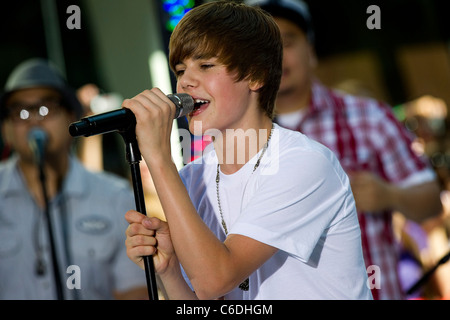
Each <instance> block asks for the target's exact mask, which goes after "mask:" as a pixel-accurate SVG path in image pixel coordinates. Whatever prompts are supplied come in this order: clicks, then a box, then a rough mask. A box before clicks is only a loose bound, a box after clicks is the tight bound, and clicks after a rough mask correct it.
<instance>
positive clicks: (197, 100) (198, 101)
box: [195, 99, 209, 104]
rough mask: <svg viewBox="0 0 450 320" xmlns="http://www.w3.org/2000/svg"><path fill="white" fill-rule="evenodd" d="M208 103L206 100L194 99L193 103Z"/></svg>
mask: <svg viewBox="0 0 450 320" xmlns="http://www.w3.org/2000/svg"><path fill="white" fill-rule="evenodd" d="M208 102H209V101H208V100H202V99H195V103H198V104H204V103H208Z"/></svg>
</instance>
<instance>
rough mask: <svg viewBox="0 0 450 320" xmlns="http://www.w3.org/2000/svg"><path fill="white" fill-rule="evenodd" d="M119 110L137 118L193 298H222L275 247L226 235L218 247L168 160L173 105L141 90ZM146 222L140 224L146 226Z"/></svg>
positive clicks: (139, 135) (155, 93)
mask: <svg viewBox="0 0 450 320" xmlns="http://www.w3.org/2000/svg"><path fill="white" fill-rule="evenodd" d="M124 106H125V107H127V108H129V109H131V110H132V111H133V113H134V114H135V116H136V135H137V138H138V142H139V149H140V151H141V154H142V156H143V157H144V159H145V161H146V163H147V165H148V167H149V170H150V173H151V175H152V178H153V181H154V184H155V188H156V190H157V192H158V196H159V198H160V201H161V205H162V207H163V210H164V213H165V215H166V219H167V222H168V225H169V227H170V233H171V240H172V243H173V247H174V249H175V252H176V255H177V258H178V259H179V261H180V262H181V264H182V265H183V268H184V270H185V271H186V274H187V276H188V277H189V279H190V280H191V283H192V285H193V287H194V290H195V292H196V294H197V296H198V297H199V298H201V299H211V298H217V297H220V296H222V295H224V294H226V293H227V292H229V291H230V290H231V289H233V288H234V287H236V286H237V285H238V284H239V283H240V282H242V281H243V280H244V279H245V278H247V277H248V276H249V275H250V274H251V273H252V272H253V271H255V270H256V269H257V268H258V267H259V266H260V265H262V264H263V263H264V262H265V261H266V260H267V259H269V258H270V257H271V256H272V255H273V254H274V253H275V251H276V249H275V248H273V247H271V246H268V245H265V244H263V243H261V242H258V241H256V240H253V239H250V238H248V237H244V236H240V235H230V236H229V237H228V238H227V239H226V240H225V241H224V242H223V243H222V242H221V241H219V240H218V239H217V238H216V236H215V235H214V234H213V232H212V231H211V230H210V229H209V228H208V227H207V226H206V225H205V224H204V223H203V221H202V219H201V218H200V216H199V215H198V213H197V211H196V209H195V207H194V206H193V204H192V202H191V200H190V198H189V195H188V193H187V191H186V188H185V187H184V184H183V182H182V181H181V178H180V176H179V174H178V171H177V168H176V166H175V164H174V163H173V162H172V159H171V153H170V134H171V125H172V122H173V120H172V119H173V114H174V106H173V104H172V103H171V102H170V100H169V99H168V98H167V97H166V96H165V95H164V94H163V93H162V92H161V91H159V90H157V89H152V90H151V91H145V92H143V93H142V94H140V95H138V96H136V97H135V98H133V99H131V100H126V101H125V102H124ZM146 221H147V220H145V221H143V225H144V226H147V227H149V226H148V225H146V223H148V222H146ZM158 246H159V244H158ZM158 250H159V249H158ZM140 255H141V256H142V255H143V253H141V254H140ZM171 274H172V272H171ZM161 278H162V280H163V281H164V285H165V287H166V289H167V290H168V291H169V288H168V283H167V279H164V278H165V277H164V276H163V275H161ZM170 279H172V280H173V278H172V277H171V278H170ZM171 283H172V281H171Z"/></svg>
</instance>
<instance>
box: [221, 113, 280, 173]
mask: <svg viewBox="0 0 450 320" xmlns="http://www.w3.org/2000/svg"><path fill="white" fill-rule="evenodd" d="M255 128H256V129H255ZM271 129H272V120H271V119H269V118H267V117H264V121H262V122H261V123H260V125H258V126H255V127H248V129H244V128H239V129H228V130H225V132H222V134H221V135H219V136H216V137H214V149H215V150H216V154H217V158H218V159H219V164H220V168H221V171H222V172H223V173H224V174H232V173H235V172H237V171H238V170H239V169H241V168H242V167H243V166H244V165H245V164H246V163H247V162H248V161H250V159H252V158H253V157H254V156H255V155H256V154H257V153H258V152H259V151H260V150H261V149H262V148H263V147H264V145H265V144H266V142H267V140H268V139H269V136H270V132H271Z"/></svg>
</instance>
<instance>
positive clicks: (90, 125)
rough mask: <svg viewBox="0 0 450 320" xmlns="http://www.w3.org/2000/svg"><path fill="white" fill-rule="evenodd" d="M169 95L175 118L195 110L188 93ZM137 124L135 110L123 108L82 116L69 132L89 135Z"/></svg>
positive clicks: (76, 135) (120, 129) (124, 128)
mask: <svg viewBox="0 0 450 320" xmlns="http://www.w3.org/2000/svg"><path fill="white" fill-rule="evenodd" d="M167 97H168V98H169V99H170V100H171V101H172V102H173V103H174V104H175V107H176V112H175V119H176V118H179V117H182V116H185V115H187V114H189V113H191V112H192V111H193V110H194V99H193V98H192V97H191V96H190V95H188V94H187V93H176V94H169V95H168V96H167ZM135 125H136V118H135V116H134V114H133V112H132V111H131V110H130V109H127V108H122V109H118V110H113V111H109V112H105V113H100V114H96V115H93V116H90V117H86V118H82V119H81V120H80V121H78V122H74V123H72V124H71V125H70V126H69V132H70V135H71V136H72V137H79V136H85V137H89V136H92V135H96V134H103V133H108V132H111V131H119V132H124V131H127V130H128V129H131V128H134V126H135Z"/></svg>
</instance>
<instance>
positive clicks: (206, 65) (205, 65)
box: [201, 63, 214, 70]
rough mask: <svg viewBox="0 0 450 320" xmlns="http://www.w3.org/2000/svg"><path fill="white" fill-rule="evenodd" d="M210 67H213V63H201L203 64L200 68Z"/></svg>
mask: <svg viewBox="0 0 450 320" xmlns="http://www.w3.org/2000/svg"><path fill="white" fill-rule="evenodd" d="M212 67H214V65H213V64H211V63H203V64H202V65H201V68H202V69H204V70H206V69H211V68H212Z"/></svg>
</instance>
